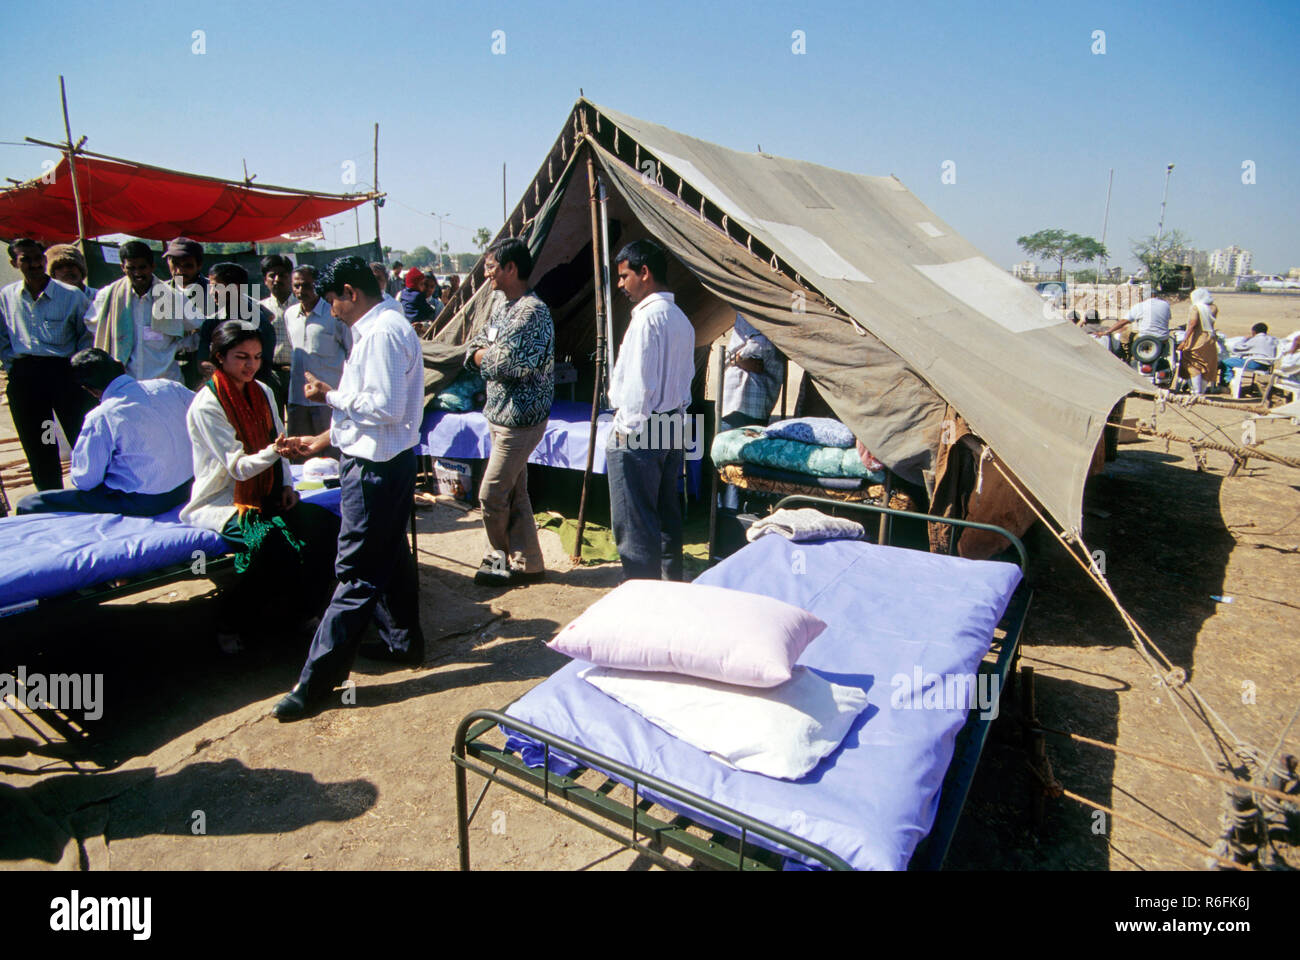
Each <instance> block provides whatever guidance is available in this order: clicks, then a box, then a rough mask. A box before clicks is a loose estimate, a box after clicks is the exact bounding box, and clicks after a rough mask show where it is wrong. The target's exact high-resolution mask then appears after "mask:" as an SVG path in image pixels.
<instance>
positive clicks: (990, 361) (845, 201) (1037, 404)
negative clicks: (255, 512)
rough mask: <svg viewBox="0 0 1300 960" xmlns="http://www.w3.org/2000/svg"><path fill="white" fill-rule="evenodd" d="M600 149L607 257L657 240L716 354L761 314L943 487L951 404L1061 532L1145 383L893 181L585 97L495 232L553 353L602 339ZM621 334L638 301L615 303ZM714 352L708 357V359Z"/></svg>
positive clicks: (581, 355)
mask: <svg viewBox="0 0 1300 960" xmlns="http://www.w3.org/2000/svg"><path fill="white" fill-rule="evenodd" d="M588 155H590V157H591V159H592V160H593V164H594V168H595V170H596V171H597V173H598V176H599V178H600V180H601V181H602V182H603V184H604V185H605V186H606V187H607V189H608V194H609V201H608V219H609V224H610V228H609V231H608V236H607V238H606V242H607V244H608V246H609V248H610V251H611V252H615V251H617V249H618V247H619V246H621V245H622V244H624V243H626V242H628V241H630V240H634V239H638V238H640V237H647V236H648V237H653V238H654V239H656V240H657V241H659V243H661V244H662V245H663V246H664V248H665V249H666V250H667V251H668V252H669V253H670V254H671V256H672V258H673V260H672V262H671V265H670V276H669V286H670V287H671V288H672V289H673V290H674V291H675V292H676V294H677V300H678V303H679V304H680V305H681V306H682V308H683V310H684V311H685V312H686V314H687V316H688V317H690V319H691V321H692V323H693V324H694V326H695V329H696V344H697V347H701V348H703V347H707V345H708V344H710V343H711V342H712V341H713V340H714V339H716V338H717V337H718V336H719V335H720V334H721V333H723V332H725V331H726V329H727V328H728V327H730V326H731V324H732V323H733V322H734V318H735V314H736V312H737V311H739V312H741V313H744V314H745V315H746V316H747V317H749V318H750V319H751V320H752V322H753V324H754V326H755V327H757V329H758V330H759V331H760V332H762V333H763V334H765V335H766V336H767V337H768V338H769V339H770V340H772V342H773V343H774V344H775V345H776V346H777V348H778V349H779V350H781V351H782V352H783V353H784V354H785V355H786V356H787V357H789V359H790V360H792V361H793V362H795V363H797V364H798V365H799V366H800V367H801V368H803V369H804V370H805V371H806V373H807V374H808V375H809V377H810V378H811V379H812V381H813V382H814V383H815V384H816V386H817V387H818V390H819V392H820V393H821V394H822V396H823V397H824V398H825V399H826V401H827V402H828V403H829V405H830V406H831V408H832V409H833V410H834V412H835V414H836V415H837V416H838V417H839V418H840V419H841V420H843V421H844V423H845V424H846V425H848V426H849V428H850V429H852V431H853V432H854V434H855V435H856V436H857V437H858V438H859V439H860V440H861V441H862V442H863V443H864V444H866V446H867V447H868V448H869V449H870V450H871V451H872V452H873V453H874V454H875V455H876V456H877V457H878V458H879V459H880V460H882V461H883V462H884V463H885V464H886V465H887V466H888V467H889V468H890V469H891V470H893V471H894V472H895V473H897V474H898V475H899V476H901V477H903V478H904V479H906V480H909V481H911V482H914V483H923V484H926V485H927V486H930V485H931V484H932V482H933V473H932V471H933V467H934V464H935V461H936V458H937V456H938V452H939V446H940V444H941V442H943V437H944V434H945V430H944V420H945V417H946V415H947V410H948V407H949V406H951V407H952V408H953V409H954V410H956V411H957V412H958V413H959V414H960V415H961V416H962V417H963V418H964V419H965V420H966V421H967V423H969V424H970V426H971V429H973V430H974V431H975V432H976V433H978V434H979V435H980V436H981V437H982V438H983V440H984V441H985V442H986V443H987V444H988V445H989V446H990V447H991V448H992V449H993V451H994V452H995V453H996V454H997V455H998V457H999V458H1000V459H1001V460H1002V462H1004V463H1005V464H1007V466H1008V467H1009V468H1010V469H1011V470H1012V471H1013V472H1014V473H1015V475H1016V476H1017V478H1018V479H1019V481H1020V482H1021V483H1022V484H1023V485H1024V486H1025V488H1027V490H1028V491H1029V492H1030V493H1031V494H1032V495H1033V496H1034V497H1035V498H1037V500H1038V501H1039V502H1040V503H1041V504H1042V505H1043V507H1044V508H1045V509H1046V510H1047V511H1048V512H1049V513H1050V514H1051V515H1052V516H1053V517H1054V518H1055V519H1056V520H1057V521H1058V522H1059V523H1060V524H1061V525H1062V526H1063V527H1065V528H1067V529H1071V530H1077V529H1078V528H1079V527H1080V525H1081V519H1082V498H1083V486H1084V482H1085V480H1086V479H1087V473H1088V467H1089V464H1090V462H1091V461H1092V458H1093V453H1094V450H1095V448H1096V446H1097V443H1098V441H1099V439H1100V436H1101V432H1102V429H1103V427H1104V425H1105V422H1106V419H1107V416H1108V415H1109V413H1110V412H1111V410H1112V409H1113V408H1114V407H1115V405H1116V403H1117V402H1118V401H1119V400H1120V399H1121V398H1123V397H1124V396H1125V395H1127V394H1128V393H1130V392H1131V391H1141V392H1147V393H1150V392H1151V386H1150V384H1148V383H1147V382H1146V381H1145V380H1143V379H1142V378H1140V377H1138V376H1137V375H1136V374H1135V373H1134V372H1133V371H1131V370H1130V369H1128V368H1127V367H1125V366H1124V365H1123V364H1120V363H1118V362H1116V361H1115V360H1114V359H1113V358H1112V357H1110V356H1109V355H1108V354H1107V353H1106V352H1105V351H1102V350H1100V349H1099V348H1098V347H1097V346H1096V344H1094V343H1092V342H1091V341H1090V338H1088V337H1087V336H1086V335H1085V334H1083V333H1082V332H1081V331H1079V330H1078V329H1076V328H1075V327H1074V326H1073V325H1072V324H1070V323H1068V322H1067V321H1065V320H1063V319H1061V318H1060V317H1059V316H1054V315H1052V314H1051V313H1050V312H1049V311H1047V310H1045V308H1044V305H1043V303H1042V301H1041V300H1040V298H1039V297H1038V296H1037V295H1036V293H1035V292H1034V291H1033V290H1032V289H1031V288H1029V287H1027V286H1026V285H1025V284H1023V283H1021V282H1020V281H1018V280H1015V279H1014V278H1012V277H1011V276H1010V275H1009V274H1007V273H1006V272H1005V271H1003V270H1001V269H1000V268H998V267H997V266H996V265H994V264H993V263H992V262H991V261H989V260H988V259H987V258H985V257H983V256H982V255H981V254H980V253H979V251H978V250H976V249H975V248H974V247H973V246H972V245H971V244H970V243H968V242H967V241H965V240H964V239H962V238H961V237H960V236H958V235H957V234H956V233H955V231H953V229H952V228H951V227H950V226H948V225H947V224H946V223H944V222H943V221H942V220H941V219H939V217H938V216H936V215H935V214H934V213H933V212H932V211H931V210H930V209H929V208H927V207H926V206H925V205H924V204H923V203H921V202H920V200H918V199H917V198H916V197H915V196H913V195H912V194H911V193H910V192H909V191H908V190H907V188H906V187H904V186H903V184H902V183H901V182H900V181H899V180H898V179H897V178H895V177H872V176H863V175H859V174H852V173H845V172H842V171H838V170H832V169H829V168H826V167H822V166H819V165H817V164H813V163H807V162H803V161H799V160H790V159H785V158H780V157H775V156H770V155H767V154H747V153H740V152H737V151H734V150H730V149H727V148H725V147H721V146H718V145H716V144H712V143H708V142H706V141H703V140H697V139H695V138H694V137H689V136H686V135H684V134H680V133H677V132H675V131H673V130H669V129H668V128H666V127H662V126H659V125H657V124H653V123H648V122H646V121H643V120H638V119H636V118H634V117H630V116H627V115H625V114H621V113H617V112H615V111H613V110H609V109H607V108H605V107H601V106H598V105H596V104H594V103H591V102H590V101H587V100H579V101H578V102H577V104H576V105H575V106H574V108H573V110H572V112H571V113H570V116H569V118H568V120H567V122H566V123H565V126H564V128H563V130H562V131H561V134H560V136H559V138H558V139H557V140H556V142H555V144H554V146H553V147H552V149H551V152H550V154H549V155H548V156H547V158H546V160H545V161H544V163H543V164H542V166H541V168H540V169H539V170H538V173H537V175H536V176H535V177H534V178H533V180H532V182H531V183H530V184H529V185H528V187H527V189H526V190H525V193H524V197H523V199H522V200H521V201H520V203H519V205H518V206H517V207H516V208H515V210H514V212H513V213H512V215H511V217H510V219H509V220H508V221H507V223H506V224H505V226H504V227H503V228H502V231H501V233H500V234H499V236H507V235H509V236H521V237H523V238H525V239H526V240H527V242H528V244H529V246H530V248H531V249H532V251H533V254H534V258H535V267H534V271H533V276H532V278H531V280H532V282H533V283H534V284H535V285H536V287H537V289H538V292H539V294H540V295H541V296H542V298H543V299H544V300H546V301H547V303H548V304H549V305H550V307H551V309H552V314H553V316H554V317H555V321H556V354H557V359H558V358H561V357H563V356H570V357H572V358H574V359H575V360H577V361H579V362H582V361H584V360H585V359H586V358H589V357H591V356H592V354H593V350H594V347H595V343H596V333H595V324H594V319H595V316H594V312H593V309H592V307H593V302H594V296H595V291H594V289H593V282H592V280H593V269H592V252H591V251H592V244H593V237H592V231H591V210H590V206H589V203H590V198H591V194H592V191H593V185H591V184H589V183H588V182H587V171H586V164H585V160H586V158H587V157H588ZM490 294H491V291H490V289H489V288H488V286H487V285H486V284H485V283H484V279H483V270H482V262H481V261H480V263H479V264H478V265H476V266H475V268H474V270H473V271H472V272H471V274H470V277H469V279H468V281H467V282H466V283H465V284H464V285H463V286H462V288H461V291H460V293H459V294H458V296H457V298H456V300H454V301H453V302H451V303H449V304H448V305H447V307H446V308H445V310H444V313H443V314H442V315H441V316H440V317H439V318H438V325H437V327H436V333H434V334H433V338H432V340H430V341H429V342H427V343H426V345H425V359H426V367H427V369H428V375H427V377H426V380H427V383H428V386H429V388H430V389H431V390H435V389H438V388H440V387H441V386H442V385H443V384H445V383H446V382H448V381H449V380H450V379H451V378H452V377H454V376H455V374H456V372H457V370H458V369H459V366H460V363H461V360H462V357H463V349H462V344H463V343H464V342H465V340H466V339H467V338H468V337H469V335H470V334H471V332H472V331H473V330H474V329H475V328H476V327H477V325H478V324H480V323H482V322H483V320H484V319H485V315H486V312H487V310H488V309H489V307H490ZM613 309H614V310H615V313H614V320H615V323H614V335H615V340H616V341H617V339H618V338H619V337H620V336H621V332H622V330H623V329H624V328H625V324H626V320H627V316H628V305H627V304H626V303H623V302H621V300H620V301H619V302H616V303H615V304H614V305H613ZM699 355H700V356H702V353H701V354H699Z"/></svg>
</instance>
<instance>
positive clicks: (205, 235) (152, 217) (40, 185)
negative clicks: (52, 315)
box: [0, 154, 374, 244]
mask: <svg viewBox="0 0 1300 960" xmlns="http://www.w3.org/2000/svg"><path fill="white" fill-rule="evenodd" d="M76 169H77V189H78V190H79V191H80V193H81V211H82V216H83V217H84V218H85V223H86V236H87V237H101V236H104V235H106V234H110V233H125V234H128V235H129V236H133V237H142V238H144V239H146V240H170V239H172V238H173V237H177V236H186V237H189V238H190V239H192V240H200V241H210V242H223V241H224V242H233V241H240V240H250V241H257V240H263V239H266V238H268V237H278V236H280V235H282V234H286V233H291V232H293V231H295V230H297V229H298V228H299V227H301V226H303V225H304V224H307V223H311V222H312V221H314V220H320V219H322V218H324V217H331V216H334V215H335V214H339V213H342V212H344V211H345V210H351V209H352V208H353V207H357V206H360V205H361V204H363V203H365V202H366V201H367V200H369V199H371V198H372V197H373V196H374V195H373V194H321V193H295V192H293V191H291V190H287V189H283V188H274V189H266V188H260V189H259V188H255V187H249V186H245V185H244V184H242V183H234V182H232V181H228V180H218V179H215V178H211V177H200V176H194V175H192V174H188V173H178V172H176V171H174V170H164V169H162V168H161V167H150V166H146V165H142V164H135V163H129V162H125V161H118V160H111V159H105V158H102V157H91V156H86V155H84V154H78V155H77V158H76ZM0 236H3V237H8V238H13V237H34V238H35V239H37V240H40V241H42V242H43V243H47V244H48V243H67V242H69V241H72V240H76V239H77V210H76V203H75V202H74V200H73V192H72V176H71V174H70V173H69V168H68V158H67V157H66V156H65V157H64V158H63V159H62V160H61V161H60V162H59V165H58V166H57V167H55V168H54V171H53V173H52V174H51V175H47V176H45V177H42V178H40V179H37V180H31V181H29V182H27V183H24V184H22V185H21V186H18V187H14V188H13V189H11V190H5V191H4V192H2V193H0Z"/></svg>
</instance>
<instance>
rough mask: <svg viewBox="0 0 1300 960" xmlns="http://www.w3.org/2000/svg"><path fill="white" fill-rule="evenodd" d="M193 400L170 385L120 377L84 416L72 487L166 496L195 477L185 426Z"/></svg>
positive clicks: (181, 388) (74, 455)
mask: <svg viewBox="0 0 1300 960" xmlns="http://www.w3.org/2000/svg"><path fill="white" fill-rule="evenodd" d="M193 400H194V394H192V393H190V391H189V390H187V389H186V388H185V387H184V386H183V385H181V384H179V383H177V382H175V381H174V380H136V379H135V378H134V377H130V376H127V375H126V374H123V375H122V376H120V377H118V378H117V379H116V380H114V381H113V382H112V383H110V384H109V385H108V387H107V388H106V389H105V390H104V394H103V396H102V397H101V398H100V401H99V406H97V407H95V409H93V410H91V411H90V412H89V413H88V414H86V420H85V423H84V424H83V425H82V427H81V433H80V435H79V436H78V437H77V444H76V446H75V447H74V448H73V450H72V473H71V480H72V485H73V486H74V487H76V488H77V489H78V490H93V489H94V488H95V487H98V486H99V485H100V484H104V485H105V486H107V487H109V488H111V489H113V490H120V491H122V492H123V493H167V492H169V491H171V490H174V489H176V488H177V487H179V486H180V485H181V484H182V483H184V482H185V481H186V480H189V479H190V478H191V477H192V476H194V459H193V456H192V451H191V449H190V434H189V430H188V429H187V427H186V425H185V414H186V412H187V411H188V410H189V406H190V403H191V402H192V401H193Z"/></svg>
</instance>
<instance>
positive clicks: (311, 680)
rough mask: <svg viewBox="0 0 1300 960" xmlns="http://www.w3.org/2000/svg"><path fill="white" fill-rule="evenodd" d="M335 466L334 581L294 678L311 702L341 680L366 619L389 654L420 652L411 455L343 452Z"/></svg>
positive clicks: (347, 671) (421, 643) (412, 453)
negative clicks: (409, 533)
mask: <svg viewBox="0 0 1300 960" xmlns="http://www.w3.org/2000/svg"><path fill="white" fill-rule="evenodd" d="M339 467H340V475H341V480H342V496H341V499H340V501H339V510H340V512H341V513H342V515H343V525H342V528H341V529H340V531H339V552H338V560H337V561H336V562H335V566H334V572H335V573H336V574H338V579H339V582H338V586H337V587H335V588H334V596H333V598H332V599H331V600H330V605H329V608H328V609H327V610H326V611H325V613H324V614H323V615H322V616H321V622H320V626H319V627H318V628H317V629H316V636H315V637H314V638H313V639H312V644H311V652H309V653H308V654H307V663H306V664H305V665H304V666H303V668H302V673H301V674H300V675H299V677H298V682H299V683H300V684H302V685H303V686H304V687H305V688H306V689H307V691H308V695H309V696H311V697H318V696H321V695H323V694H326V693H328V692H329V691H330V690H333V689H334V688H335V687H336V686H338V685H339V684H341V683H342V682H343V681H344V680H346V679H347V678H348V674H349V673H350V672H351V671H352V661H353V660H354V659H355V658H356V655H357V649H358V648H359V647H360V645H361V634H362V631H363V630H365V628H366V627H367V626H368V625H369V623H370V618H371V617H372V616H373V617H374V618H375V619H376V620H377V621H378V623H379V636H380V637H381V638H382V639H383V641H384V642H385V643H386V644H388V646H389V647H390V648H391V649H393V650H396V651H406V650H408V649H411V648H412V647H413V646H414V647H418V648H420V649H423V647H424V634H423V633H421V631H420V605H419V599H420V598H419V591H418V582H417V579H416V573H415V563H414V559H413V558H412V557H411V547H410V544H408V543H407V541H406V524H407V520H408V519H409V517H410V515H411V498H412V497H413V496H414V495H415V451H414V450H413V449H412V450H406V451H403V452H402V453H399V454H398V455H397V456H395V457H393V459H391V460H388V461H385V462H383V463H376V462H374V461H371V460H363V459H361V458H360V457H349V456H348V455H347V454H344V455H343V456H342V457H341V458H340V462H339Z"/></svg>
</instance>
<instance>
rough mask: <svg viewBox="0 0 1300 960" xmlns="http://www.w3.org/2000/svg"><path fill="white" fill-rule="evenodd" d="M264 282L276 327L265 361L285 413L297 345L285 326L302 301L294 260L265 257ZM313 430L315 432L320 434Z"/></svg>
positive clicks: (265, 303) (264, 302)
mask: <svg viewBox="0 0 1300 960" xmlns="http://www.w3.org/2000/svg"><path fill="white" fill-rule="evenodd" d="M261 266H262V283H263V284H264V285H265V286H266V290H267V294H266V296H265V297H263V298H262V300H261V301H260V302H261V304H262V306H264V307H266V309H267V310H269V311H270V312H271V325H272V326H273V327H275V351H274V353H273V354H272V356H271V357H269V358H268V359H267V360H265V361H263V362H265V363H269V364H270V367H271V369H272V370H273V371H274V372H275V379H276V383H273V384H271V388H272V389H273V390H274V391H275V402H276V403H278V404H279V405H280V409H281V410H284V409H285V407H286V406H287V404H288V402H289V365H290V364H291V363H292V362H293V344H292V343H291V342H290V340H289V331H288V330H287V329H286V328H285V325H284V315H285V313H286V311H288V309H289V308H290V307H291V306H293V305H294V304H295V303H297V302H298V298H297V297H295V296H294V294H293V261H292V260H290V259H289V258H288V257H286V256H285V255H284V254H282V253H272V254H268V255H267V256H265V257H263V258H262V264H261ZM319 432H320V431H318V430H313V431H312V433H319Z"/></svg>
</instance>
